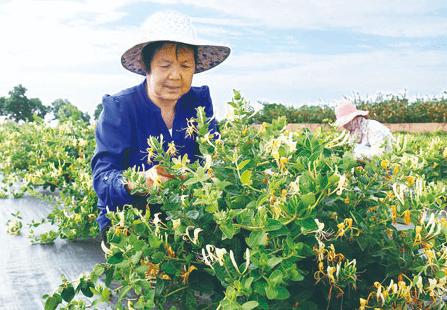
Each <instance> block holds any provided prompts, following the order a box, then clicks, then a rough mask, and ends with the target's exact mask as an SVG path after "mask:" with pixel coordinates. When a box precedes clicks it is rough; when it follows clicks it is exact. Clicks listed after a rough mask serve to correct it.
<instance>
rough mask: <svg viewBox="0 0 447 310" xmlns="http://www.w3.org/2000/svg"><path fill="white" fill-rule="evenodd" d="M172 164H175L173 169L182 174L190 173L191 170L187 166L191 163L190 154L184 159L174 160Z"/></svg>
mask: <svg viewBox="0 0 447 310" xmlns="http://www.w3.org/2000/svg"><path fill="white" fill-rule="evenodd" d="M172 162H173V163H174V165H173V166H172V168H174V169H177V170H178V171H179V172H180V173H181V174H183V173H185V172H187V171H190V169H189V168H188V166H187V164H189V163H190V160H189V158H188V154H184V155H183V157H182V156H179V157H174V158H172Z"/></svg>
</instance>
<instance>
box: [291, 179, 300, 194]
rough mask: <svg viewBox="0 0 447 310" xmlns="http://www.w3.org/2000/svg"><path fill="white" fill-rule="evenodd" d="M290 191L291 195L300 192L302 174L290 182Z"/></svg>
mask: <svg viewBox="0 0 447 310" xmlns="http://www.w3.org/2000/svg"><path fill="white" fill-rule="evenodd" d="M289 193H290V194H291V195H295V194H299V193H300V176H298V177H297V178H296V179H295V181H293V182H290V183H289Z"/></svg>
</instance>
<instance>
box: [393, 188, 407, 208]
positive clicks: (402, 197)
mask: <svg viewBox="0 0 447 310" xmlns="http://www.w3.org/2000/svg"><path fill="white" fill-rule="evenodd" d="M404 189H405V185H400V184H397V183H394V184H393V193H394V196H396V198H397V199H398V200H399V201H400V203H401V204H402V205H405V194H404Z"/></svg>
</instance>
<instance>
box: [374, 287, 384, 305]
mask: <svg viewBox="0 0 447 310" xmlns="http://www.w3.org/2000/svg"><path fill="white" fill-rule="evenodd" d="M374 286H375V287H376V288H377V292H376V300H377V301H378V302H380V303H381V304H382V305H383V304H385V296H383V293H382V289H383V286H382V284H380V283H379V282H374Z"/></svg>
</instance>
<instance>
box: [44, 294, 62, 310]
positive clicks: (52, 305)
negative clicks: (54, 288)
mask: <svg viewBox="0 0 447 310" xmlns="http://www.w3.org/2000/svg"><path fill="white" fill-rule="evenodd" d="M61 302H62V298H61V295H59V294H54V295H53V296H51V297H49V298H48V299H47V301H46V302H45V310H54V309H56V308H57V306H58V305H59V304H60V303H61Z"/></svg>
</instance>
